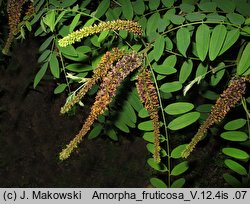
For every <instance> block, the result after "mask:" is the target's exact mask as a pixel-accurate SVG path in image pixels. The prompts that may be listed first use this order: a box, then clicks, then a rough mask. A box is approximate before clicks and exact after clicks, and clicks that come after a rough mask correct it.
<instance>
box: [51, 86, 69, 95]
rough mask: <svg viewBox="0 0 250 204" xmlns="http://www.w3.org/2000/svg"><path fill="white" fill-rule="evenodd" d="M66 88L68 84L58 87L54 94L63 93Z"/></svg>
mask: <svg viewBox="0 0 250 204" xmlns="http://www.w3.org/2000/svg"><path fill="white" fill-rule="evenodd" d="M66 87H67V84H60V85H58V86H57V87H56V88H55V90H54V94H59V93H62V92H63V91H64V90H65V88H66Z"/></svg>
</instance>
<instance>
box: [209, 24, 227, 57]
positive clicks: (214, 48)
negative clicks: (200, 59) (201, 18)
mask: <svg viewBox="0 0 250 204" xmlns="http://www.w3.org/2000/svg"><path fill="white" fill-rule="evenodd" d="M226 34H227V29H226V27H225V26H224V25H217V26H215V28H214V29H213V32H212V36H211V39H210V45H209V53H208V55H209V58H210V60H211V61H213V60H214V59H215V58H216V57H217V56H218V54H219V52H220V50H221V48H222V45H223V43H224V40H225V37H226Z"/></svg>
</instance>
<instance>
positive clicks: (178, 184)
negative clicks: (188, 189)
mask: <svg viewBox="0 0 250 204" xmlns="http://www.w3.org/2000/svg"><path fill="white" fill-rule="evenodd" d="M185 182H186V180H185V179H184V178H179V179H177V180H175V181H174V182H173V183H172V185H171V188H182V187H183V186H184V184H185Z"/></svg>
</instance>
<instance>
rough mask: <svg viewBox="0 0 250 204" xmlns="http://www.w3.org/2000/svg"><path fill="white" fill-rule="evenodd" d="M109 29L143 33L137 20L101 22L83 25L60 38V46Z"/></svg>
mask: <svg viewBox="0 0 250 204" xmlns="http://www.w3.org/2000/svg"><path fill="white" fill-rule="evenodd" d="M107 30H113V31H115V30H126V31H129V32H131V33H134V34H136V35H141V34H142V28H141V26H140V25H139V24H138V23H137V22H134V21H130V20H114V21H107V22H100V23H99V24H95V25H93V26H88V27H83V28H82V29H80V30H77V31H75V32H73V33H70V34H69V35H67V36H66V37H64V38H62V39H60V40H59V41H58V43H59V46H61V47H66V46H67V45H70V44H73V43H75V42H79V41H80V40H81V39H82V38H84V37H87V36H89V35H92V34H96V33H100V32H102V31H107Z"/></svg>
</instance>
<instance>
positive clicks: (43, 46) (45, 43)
mask: <svg viewBox="0 0 250 204" xmlns="http://www.w3.org/2000/svg"><path fill="white" fill-rule="evenodd" d="M53 39H54V36H50V37H49V38H47V39H46V40H45V41H44V42H43V44H42V45H41V46H40V47H39V52H42V51H44V50H45V49H46V48H47V47H48V46H49V45H50V43H51V42H52V40H53Z"/></svg>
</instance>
